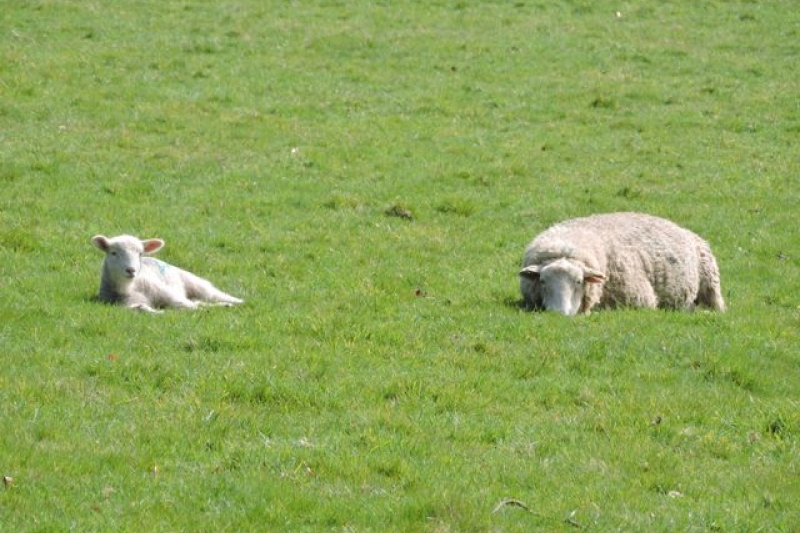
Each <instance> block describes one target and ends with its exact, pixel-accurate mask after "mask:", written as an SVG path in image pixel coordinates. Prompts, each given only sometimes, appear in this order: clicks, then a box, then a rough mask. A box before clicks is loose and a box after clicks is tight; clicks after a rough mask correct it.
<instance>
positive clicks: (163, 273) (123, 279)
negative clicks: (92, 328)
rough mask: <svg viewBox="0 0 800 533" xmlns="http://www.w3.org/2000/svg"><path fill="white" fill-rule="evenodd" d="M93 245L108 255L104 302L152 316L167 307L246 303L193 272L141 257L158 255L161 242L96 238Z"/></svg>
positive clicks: (102, 284)
mask: <svg viewBox="0 0 800 533" xmlns="http://www.w3.org/2000/svg"><path fill="white" fill-rule="evenodd" d="M92 243H93V244H94V245H95V246H97V247H98V248H99V249H100V250H101V251H103V252H105V254H106V257H105V259H104V260H103V270H102V276H101V278H100V292H99V293H98V295H97V297H98V299H99V300H100V301H102V302H107V303H114V304H122V305H124V306H126V307H130V308H132V309H138V310H140V311H147V312H149V313H160V312H161V311H159V310H158V309H159V308H165V307H185V308H189V309H195V308H197V307H199V306H200V305H204V304H210V305H225V306H232V305H236V304H240V303H243V302H244V300H240V299H239V298H236V297H234V296H231V295H230V294H226V293H224V292H222V291H221V290H219V289H217V288H216V287H214V285H212V284H211V282H210V281H208V280H205V279H203V278H201V277H198V276H195V275H194V274H192V273H191V272H187V271H186V270H183V269H180V268H178V267H176V266H172V265H170V264H168V263H165V262H164V261H159V260H158V259H154V258H152V257H142V255H143V254H152V253H155V252H157V251H159V250H160V249H161V248H162V247H163V246H164V241H162V240H161V239H147V240H140V239H138V238H136V237H132V236H130V235H120V236H119V237H113V238H110V239H109V238H107V237H104V236H103V235H97V236H95V237H92Z"/></svg>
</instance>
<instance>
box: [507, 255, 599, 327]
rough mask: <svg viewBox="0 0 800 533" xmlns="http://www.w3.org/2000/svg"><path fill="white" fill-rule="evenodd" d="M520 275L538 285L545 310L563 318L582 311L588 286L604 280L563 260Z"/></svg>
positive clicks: (532, 268)
mask: <svg viewBox="0 0 800 533" xmlns="http://www.w3.org/2000/svg"><path fill="white" fill-rule="evenodd" d="M519 275H520V276H522V277H523V278H525V279H528V280H531V281H533V282H535V283H538V284H539V293H540V294H541V297H542V305H543V306H544V308H545V309H547V310H549V311H558V312H559V313H561V314H563V315H566V316H574V315H577V314H578V313H579V312H580V311H581V308H582V305H583V299H584V295H585V294H586V284H587V283H601V282H603V281H604V280H605V276H604V275H603V274H602V273H601V272H598V271H597V270H594V269H591V268H588V267H585V266H583V265H581V264H580V263H577V262H575V261H570V260H569V259H563V258H562V259H558V260H556V261H553V262H552V263H547V264H545V265H529V266H526V267H525V268H523V269H522V270H521V271H520V273H519Z"/></svg>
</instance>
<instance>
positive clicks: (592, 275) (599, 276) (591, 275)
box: [583, 268, 606, 283]
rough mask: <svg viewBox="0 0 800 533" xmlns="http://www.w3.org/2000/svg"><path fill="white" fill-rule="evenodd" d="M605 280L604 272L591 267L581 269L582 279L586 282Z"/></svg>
mask: <svg viewBox="0 0 800 533" xmlns="http://www.w3.org/2000/svg"><path fill="white" fill-rule="evenodd" d="M605 280H606V276H605V274H603V273H602V272H600V271H598V270H594V269H592V268H585V269H584V270H583V281H585V282H586V283H600V282H603V281H605Z"/></svg>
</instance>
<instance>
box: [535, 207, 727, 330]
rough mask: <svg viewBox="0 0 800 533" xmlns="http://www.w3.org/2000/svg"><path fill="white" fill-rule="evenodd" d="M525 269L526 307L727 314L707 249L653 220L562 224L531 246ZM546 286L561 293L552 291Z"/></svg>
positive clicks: (629, 217) (618, 216) (614, 218)
mask: <svg viewBox="0 0 800 533" xmlns="http://www.w3.org/2000/svg"><path fill="white" fill-rule="evenodd" d="M522 266H523V268H522V271H521V272H520V276H521V279H520V289H521V291H522V295H523V297H524V299H525V303H526V304H527V305H528V306H530V307H534V308H545V309H553V310H557V311H560V312H562V313H564V314H566V315H574V314H577V313H589V312H590V310H591V309H592V308H594V307H648V308H655V307H662V308H672V309H691V308H694V307H695V306H696V305H701V306H706V307H709V308H711V309H715V310H718V311H724V309H725V303H724V300H723V298H722V291H721V288H720V277H719V269H718V267H717V262H716V259H715V258H714V255H713V254H712V252H711V248H710V247H709V245H708V243H707V242H706V241H704V240H703V239H701V238H700V237H699V236H697V235H696V234H694V233H693V232H691V231H689V230H687V229H684V228H681V227H680V226H677V225H676V224H674V223H673V222H670V221H668V220H665V219H663V218H658V217H654V216H650V215H644V214H640V213H609V214H604V215H594V216H590V217H585V218H577V219H572V220H567V221H565V222H561V223H559V224H556V225H554V226H552V227H550V228H549V229H547V230H546V231H544V232H543V233H541V234H540V235H539V236H537V237H536V238H535V239H534V240H533V241H532V242H531V243H530V245H528V247H527V248H526V250H525V256H524V258H523V262H522ZM581 274H582V275H581ZM545 279H552V280H554V281H555V283H552V284H551V285H559V288H558V290H551V289H545V288H544V287H543V283H542V282H543V281H544V280H545ZM566 280H569V281H570V283H567V282H566ZM548 291H550V292H548ZM564 293H570V294H564ZM578 293H580V294H578ZM578 296H580V297H578ZM570 299H572V300H573V302H574V303H569V302H567V300H570Z"/></svg>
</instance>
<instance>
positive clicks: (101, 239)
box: [92, 235, 108, 252]
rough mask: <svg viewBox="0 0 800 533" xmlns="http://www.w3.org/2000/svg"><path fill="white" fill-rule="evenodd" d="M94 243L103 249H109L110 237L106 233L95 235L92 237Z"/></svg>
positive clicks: (104, 250) (105, 250)
mask: <svg viewBox="0 0 800 533" xmlns="http://www.w3.org/2000/svg"><path fill="white" fill-rule="evenodd" d="M92 244H94V245H95V246H97V247H98V248H99V249H100V250H101V251H103V252H107V251H108V239H107V238H106V237H105V236H104V235H95V236H94V237H92Z"/></svg>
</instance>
